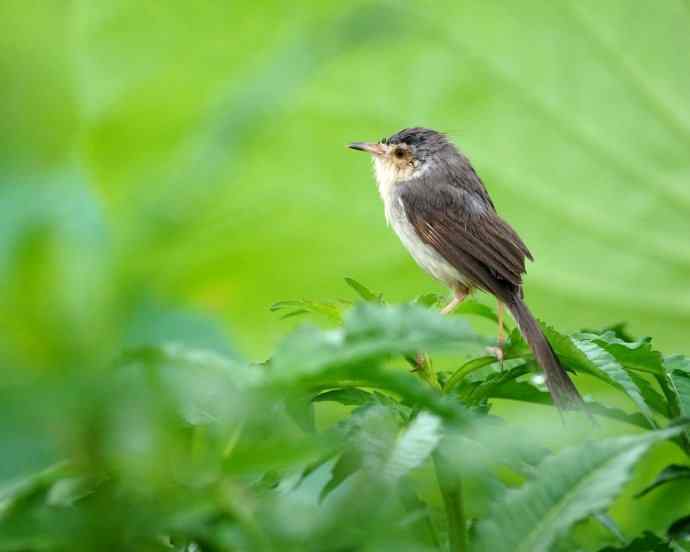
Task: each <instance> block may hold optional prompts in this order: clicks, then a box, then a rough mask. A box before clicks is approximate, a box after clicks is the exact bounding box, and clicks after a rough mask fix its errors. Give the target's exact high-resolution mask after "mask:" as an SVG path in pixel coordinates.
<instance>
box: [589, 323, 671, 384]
mask: <svg viewBox="0 0 690 552" xmlns="http://www.w3.org/2000/svg"><path fill="white" fill-rule="evenodd" d="M577 337H579V338H582V339H587V340H589V341H595V342H596V343H597V344H599V345H600V346H601V347H603V348H604V349H606V350H607V351H608V352H609V353H610V354H612V355H613V356H614V357H615V358H616V360H617V361H618V362H620V363H621V364H622V365H624V366H625V367H626V368H628V369H630V370H638V371H641V372H649V373H652V374H663V373H664V368H663V357H662V355H661V353H660V352H659V351H656V350H654V349H652V340H651V339H650V338H649V337H642V338H640V339H638V340H636V341H626V340H624V339H621V338H620V337H618V336H617V335H616V334H615V332H613V331H605V332H603V333H601V334H594V333H586V332H582V333H579V334H577Z"/></svg>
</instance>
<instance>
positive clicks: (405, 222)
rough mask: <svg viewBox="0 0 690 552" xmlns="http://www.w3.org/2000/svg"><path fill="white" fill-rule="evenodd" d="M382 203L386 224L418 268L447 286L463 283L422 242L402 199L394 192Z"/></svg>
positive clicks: (450, 268) (456, 272)
mask: <svg viewBox="0 0 690 552" xmlns="http://www.w3.org/2000/svg"><path fill="white" fill-rule="evenodd" d="M382 197H383V195H382ZM383 203H384V207H385V212H386V220H387V221H388V224H389V225H390V226H391V228H393V230H394V231H395V233H396V234H397V236H398V238H400V241H401V242H402V244H403V245H404V246H405V249H407V251H409V253H410V255H412V258H413V259H414V260H415V261H416V263H417V264H418V265H419V266H420V267H422V268H423V269H424V270H425V271H426V272H428V273H429V274H431V275H432V276H433V277H434V278H436V279H437V280H440V281H442V282H444V283H446V284H447V285H449V286H453V285H454V284H455V283H456V282H464V281H465V278H463V276H462V274H461V273H460V272H459V271H458V270H457V269H456V268H455V267H454V266H453V265H451V264H450V263H449V262H448V261H446V259H445V258H444V257H443V256H442V255H441V254H440V253H438V252H437V251H436V249H434V248H433V247H432V246H430V245H428V244H426V243H425V242H423V241H422V239H421V238H420V237H419V235H418V234H417V231H416V230H415V227H414V226H413V225H412V223H411V222H410V220H409V218H408V216H407V213H406V212H405V205H404V203H403V201H402V199H401V198H400V196H399V194H397V193H395V190H393V191H391V192H390V193H389V194H388V195H387V196H386V197H384V199H383Z"/></svg>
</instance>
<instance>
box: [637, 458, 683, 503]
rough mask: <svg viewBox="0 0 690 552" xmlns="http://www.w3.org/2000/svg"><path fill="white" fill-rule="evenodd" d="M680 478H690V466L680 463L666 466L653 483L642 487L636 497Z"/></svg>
mask: <svg viewBox="0 0 690 552" xmlns="http://www.w3.org/2000/svg"><path fill="white" fill-rule="evenodd" d="M679 479H690V466H680V465H678V464H671V465H669V466H666V467H665V468H664V469H663V470H662V471H661V473H659V475H657V476H656V479H655V480H654V481H653V482H652V484H651V485H649V486H647V487H645V488H644V489H642V490H641V491H640V492H639V493H637V494H636V495H635V497H636V498H640V497H642V496H644V495H646V494H647V493H649V492H651V491H653V490H654V489H656V488H657V487H661V486H662V485H665V484H666V483H670V482H672V481H678V480H679Z"/></svg>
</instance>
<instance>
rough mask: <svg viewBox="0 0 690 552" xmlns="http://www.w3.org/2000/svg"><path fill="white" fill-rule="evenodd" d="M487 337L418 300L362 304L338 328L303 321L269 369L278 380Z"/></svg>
mask: <svg viewBox="0 0 690 552" xmlns="http://www.w3.org/2000/svg"><path fill="white" fill-rule="evenodd" d="M486 342H487V340H486V339H484V338H482V337H480V336H478V335H477V334H476V333H474V332H473V331H472V330H471V329H470V327H469V326H468V325H467V323H466V322H464V321H463V320H461V319H459V318H448V317H444V316H441V315H440V314H438V313H435V312H432V311H429V310H427V309H425V308H422V307H420V306H417V305H400V306H383V305H375V304H373V303H362V304H359V305H356V306H355V307H354V308H353V309H352V310H351V311H349V312H348V313H347V315H346V316H345V321H344V326H343V327H342V328H338V329H335V330H320V329H317V328H314V327H311V326H303V327H301V328H299V329H298V330H296V331H295V332H293V333H291V334H290V335H289V336H288V337H287V338H286V339H285V340H284V341H283V343H282V344H281V345H280V346H279V347H278V349H277V350H276V353H275V355H274V356H273V358H272V362H271V372H272V374H273V377H274V379H276V381H277V380H279V379H283V378H287V379H290V378H293V377H297V376H300V375H314V374H317V373H319V372H320V371H322V370H324V369H325V368H328V367H337V366H341V367H342V366H348V365H352V364H355V363H358V362H362V361H365V360H367V361H371V360H380V359H383V358H386V357H388V356H390V355H393V354H395V355H401V354H414V353H416V352H417V351H422V350H423V351H458V350H461V349H462V348H465V350H467V349H468V348H473V349H478V348H479V346H480V345H483V344H484V343H486Z"/></svg>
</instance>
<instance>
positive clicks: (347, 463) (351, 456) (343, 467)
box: [319, 449, 362, 502]
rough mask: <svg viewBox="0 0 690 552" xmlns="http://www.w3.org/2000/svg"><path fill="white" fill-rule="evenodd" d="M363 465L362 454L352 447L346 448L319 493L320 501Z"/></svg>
mask: <svg viewBox="0 0 690 552" xmlns="http://www.w3.org/2000/svg"><path fill="white" fill-rule="evenodd" d="M361 467H362V458H361V456H360V454H359V453H358V452H357V451H355V450H352V449H346V450H345V451H344V452H343V453H342V454H341V455H340V456H339V457H338V460H337V461H336V463H335V464H334V465H333V469H332V470H331V477H330V478H329V479H328V481H327V482H326V484H325V485H324V487H323V488H322V489H321V492H320V493H319V502H321V501H323V500H324V499H325V498H326V497H327V496H328V495H329V494H331V492H333V491H334V490H335V489H337V488H338V486H339V485H340V484H341V483H342V482H343V481H345V480H346V479H347V478H348V477H350V476H351V475H352V474H353V473H355V472H356V471H357V470H358V469H359V468H361Z"/></svg>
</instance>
